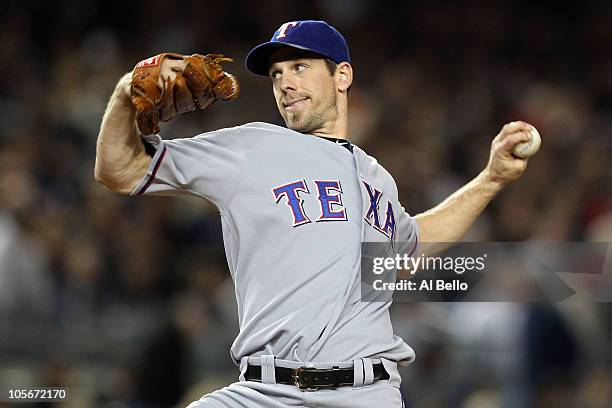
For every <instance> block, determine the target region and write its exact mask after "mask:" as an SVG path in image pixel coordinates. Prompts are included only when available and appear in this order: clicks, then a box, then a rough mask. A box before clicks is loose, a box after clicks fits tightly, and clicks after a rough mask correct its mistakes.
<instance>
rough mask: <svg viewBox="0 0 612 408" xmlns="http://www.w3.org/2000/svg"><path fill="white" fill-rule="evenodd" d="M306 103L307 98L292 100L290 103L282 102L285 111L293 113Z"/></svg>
mask: <svg viewBox="0 0 612 408" xmlns="http://www.w3.org/2000/svg"><path fill="white" fill-rule="evenodd" d="M307 101H308V97H304V98H298V99H293V100H291V101H287V102H283V106H284V108H285V110H286V111H289V112H294V111H296V110H298V109H300V108H301V107H302V106H304V105H305V104H306V102H307Z"/></svg>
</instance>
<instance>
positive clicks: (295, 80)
mask: <svg viewBox="0 0 612 408" xmlns="http://www.w3.org/2000/svg"><path fill="white" fill-rule="evenodd" d="M269 74H270V78H272V86H273V89H274V97H275V98H276V105H277V107H278V110H279V112H280V114H281V116H282V117H283V119H285V123H286V124H287V127H288V128H289V129H292V130H295V131H297V132H301V133H313V132H316V131H317V130H320V129H322V128H323V127H324V126H325V124H326V123H330V122H333V121H335V120H336V119H337V117H338V110H337V107H336V86H335V78H334V76H333V75H331V74H330V72H329V69H328V68H327V64H326V63H325V60H324V59H323V58H321V57H320V56H318V55H316V54H312V53H307V52H305V51H301V50H296V49H293V48H290V47H283V48H280V49H278V50H277V51H275V52H274V53H273V54H272V57H271V58H270V66H269Z"/></svg>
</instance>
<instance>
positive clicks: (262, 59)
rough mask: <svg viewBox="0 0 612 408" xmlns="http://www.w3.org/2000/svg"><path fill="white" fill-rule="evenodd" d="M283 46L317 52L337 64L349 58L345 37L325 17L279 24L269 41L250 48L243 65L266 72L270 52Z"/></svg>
mask: <svg viewBox="0 0 612 408" xmlns="http://www.w3.org/2000/svg"><path fill="white" fill-rule="evenodd" d="M284 46H289V47H293V48H297V49H300V50H305V51H311V52H314V53H317V54H319V55H321V56H323V57H326V58H329V59H331V60H332V61H334V62H335V63H336V64H339V63H341V62H344V61H346V62H351V58H350V56H349V50H348V45H347V44H346V40H345V39H344V37H343V36H342V34H340V32H339V31H338V30H336V29H335V28H334V27H332V26H330V25H329V24H327V23H326V22H325V21H317V20H304V21H290V22H288V23H285V24H283V25H281V26H280V27H279V28H278V30H276V31H275V32H274V35H273V36H272V38H271V39H270V41H268V42H265V43H263V44H260V45H258V46H257V47H255V48H253V49H252V50H251V52H249V54H248V55H247V57H246V67H247V68H248V70H249V71H251V72H252V73H254V74H257V75H263V76H268V64H269V62H270V55H272V52H274V51H275V50H277V49H278V48H280V47H284Z"/></svg>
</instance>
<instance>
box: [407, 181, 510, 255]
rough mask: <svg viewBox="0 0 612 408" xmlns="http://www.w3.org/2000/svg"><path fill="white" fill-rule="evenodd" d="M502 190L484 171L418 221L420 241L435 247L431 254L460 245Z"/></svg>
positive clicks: (422, 215)
mask: <svg viewBox="0 0 612 408" xmlns="http://www.w3.org/2000/svg"><path fill="white" fill-rule="evenodd" d="M502 187H503V186H502V184H501V183H499V182H495V181H493V180H491V179H490V177H488V175H487V172H486V171H483V172H482V173H480V174H479V175H478V176H477V177H475V178H474V179H473V180H472V181H470V182H469V183H467V184H466V185H465V186H463V187H462V188H460V189H459V190H457V191H456V192H455V193H453V194H452V195H450V196H449V197H448V198H446V199H445V200H444V201H443V202H442V203H440V204H438V205H437V206H435V207H434V208H432V209H430V210H428V211H426V212H424V213H422V214H419V215H417V216H416V217H415V218H416V220H417V222H418V225H419V235H420V236H419V238H420V241H421V242H422V243H424V245H425V246H427V245H428V243H431V244H433V246H432V247H431V248H432V251H431V252H437V251H439V250H441V249H444V248H445V247H447V246H449V243H453V242H457V241H459V240H460V239H461V238H462V237H463V235H464V234H465V233H466V232H467V230H468V229H469V228H470V227H471V226H472V224H473V223H474V221H476V218H478V216H479V215H480V214H481V213H482V211H483V210H484V209H485V207H486V206H487V204H488V203H489V202H490V201H491V199H492V198H493V197H495V195H496V194H497V193H498V192H499V191H500V190H501V189H502ZM428 252H430V251H428Z"/></svg>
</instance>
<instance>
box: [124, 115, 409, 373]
mask: <svg viewBox="0 0 612 408" xmlns="http://www.w3.org/2000/svg"><path fill="white" fill-rule="evenodd" d="M149 142H150V143H151V144H153V145H154V146H155V148H156V149H157V151H156V154H155V155H154V157H153V160H152V163H151V166H150V167H149V170H148V173H147V174H146V176H145V177H144V178H143V180H142V181H141V182H140V184H139V185H138V186H137V187H136V188H135V189H134V191H133V192H132V194H133V195H138V194H157V195H176V194H191V195H194V196H198V197H202V198H206V199H208V200H210V201H211V202H213V203H214V204H215V205H216V206H217V207H218V208H219V211H220V213H221V220H222V227H223V240H224V245H225V250H226V255H227V261H228V264H229V269H230V272H231V275H232V278H233V280H234V283H235V288H236V299H237V302H238V318H239V325H240V333H239V334H238V336H237V338H236V339H235V341H234V343H233V345H232V348H231V356H232V358H233V359H234V361H235V362H236V363H237V364H238V363H239V361H240V359H241V358H242V357H244V356H260V355H275V356H277V357H278V358H280V359H285V360H292V361H303V362H326V361H350V360H353V359H356V358H361V357H372V358H376V357H380V358H385V359H388V360H392V361H396V362H398V364H399V365H405V364H407V363H409V362H410V361H412V360H413V359H414V352H413V350H412V349H411V348H410V347H409V346H408V345H407V344H406V343H405V342H404V341H403V340H402V339H401V338H399V337H397V336H395V335H394V334H393V330H392V327H391V321H390V317H389V313H388V308H389V305H390V304H389V303H384V302H361V301H360V295H361V291H360V253H361V242H362V241H370V242H371V241H383V242H384V241H386V242H390V243H391V242H396V243H399V242H406V243H409V244H404V245H403V247H399V244H398V247H397V248H396V249H397V250H398V251H410V248H408V247H407V246H408V245H414V246H416V243H417V236H418V229H417V224H416V221H415V220H414V219H413V218H412V217H410V215H408V214H407V213H406V211H405V210H404V208H403V207H402V206H401V205H400V203H399V201H398V193H397V186H396V184H395V181H394V180H393V178H392V177H391V175H390V174H389V173H388V172H387V171H386V170H385V169H384V168H383V167H382V166H381V165H380V164H378V163H377V162H376V160H375V159H374V158H372V157H370V156H368V155H367V154H366V153H365V152H364V151H363V150H361V149H359V148H358V147H356V146H355V147H354V148H353V151H352V153H351V152H350V151H349V150H348V149H346V148H344V147H343V146H341V145H339V144H336V143H332V142H330V141H328V140H325V139H323V138H319V137H315V136H312V135H305V134H301V133H298V132H295V131H292V130H289V129H287V128H284V127H280V126H275V125H271V124H268V123H249V124H245V125H242V126H237V127H233V128H228V129H221V130H217V131H213V132H210V133H205V134H202V135H199V136H197V137H194V138H189V139H175V140H162V139H161V138H160V137H159V136H154V137H151V138H149Z"/></svg>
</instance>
